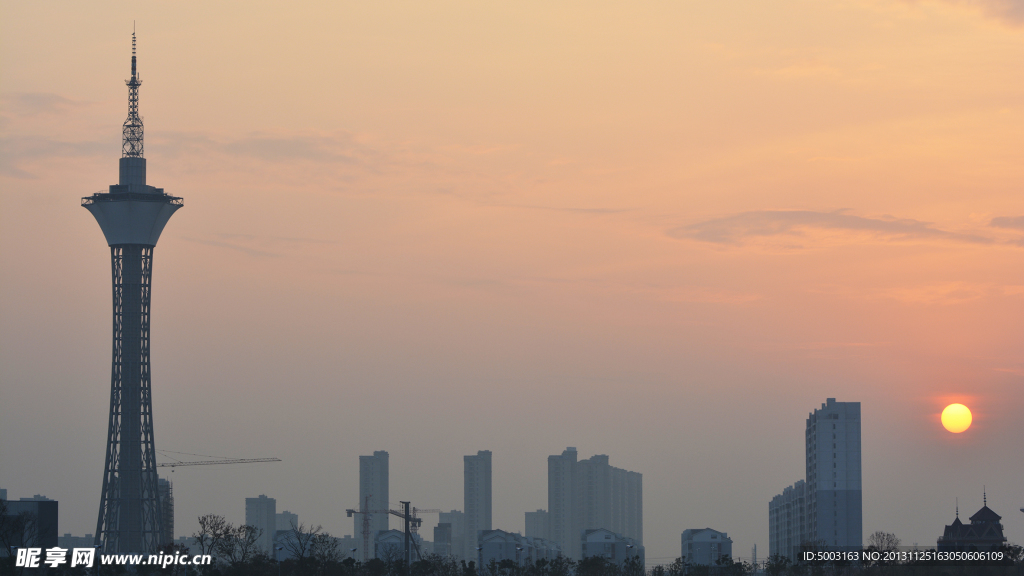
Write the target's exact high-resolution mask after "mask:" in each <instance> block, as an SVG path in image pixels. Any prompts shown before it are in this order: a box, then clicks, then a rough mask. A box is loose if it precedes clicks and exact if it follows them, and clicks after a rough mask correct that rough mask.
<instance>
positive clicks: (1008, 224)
mask: <svg viewBox="0 0 1024 576" xmlns="http://www.w3.org/2000/svg"><path fill="white" fill-rule="evenodd" d="M989 226H995V227H996V228H1014V229H1017V230H1024V216H999V217H997V218H993V219H992V221H991V222H989Z"/></svg>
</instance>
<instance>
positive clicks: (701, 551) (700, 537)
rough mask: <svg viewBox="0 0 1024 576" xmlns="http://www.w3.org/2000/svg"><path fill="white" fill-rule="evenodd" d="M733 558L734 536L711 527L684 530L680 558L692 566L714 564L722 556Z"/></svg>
mask: <svg viewBox="0 0 1024 576" xmlns="http://www.w3.org/2000/svg"><path fill="white" fill-rule="evenodd" d="M723 556H725V557H728V558H732V538H729V535H728V534H726V533H725V532H719V531H718V530H712V529H711V528H697V529H691V530H684V531H683V535H682V551H681V554H680V558H682V559H683V561H684V562H687V563H689V564H690V565H691V566H714V565H715V564H717V563H718V562H719V561H720V560H721V559H722V557H723Z"/></svg>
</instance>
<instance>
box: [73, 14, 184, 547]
mask: <svg viewBox="0 0 1024 576" xmlns="http://www.w3.org/2000/svg"><path fill="white" fill-rule="evenodd" d="M126 84H127V85H128V119H127V120H125V121H124V131H123V140H122V145H121V161H120V164H121V165H120V171H119V172H120V174H119V179H118V183H117V184H113V185H111V186H110V191H109V192H98V193H96V194H93V195H92V196H87V197H85V198H82V206H83V207H85V208H86V209H87V210H89V212H91V213H92V215H93V216H94V217H95V218H96V222H98V223H99V225H100V228H101V229H102V230H103V235H104V236H105V237H106V240H107V244H108V245H109V246H110V264H111V272H112V277H113V288H114V290H113V295H114V299H113V305H114V306H113V308H114V319H113V327H114V330H113V332H114V334H113V336H114V337H113V359H112V361H111V370H110V419H109V423H108V430H107V452H106V459H105V461H104V464H103V492H102V494H101V496H100V510H99V518H98V520H97V521H96V544H98V545H101V546H102V547H103V548H102V551H103V552H106V553H108V554H125V553H143V552H153V551H155V550H156V548H157V546H159V545H161V544H164V543H167V542H169V541H170V540H171V538H173V536H172V535H171V534H162V533H161V527H162V526H163V522H162V521H161V520H162V519H161V506H160V502H159V499H160V496H159V488H158V486H157V472H156V454H155V448H154V443H153V401H152V396H151V381H150V369H149V325H150V324H149V322H150V317H149V303H150V290H151V287H152V282H151V280H152V272H153V248H154V247H155V246H156V242H157V240H158V239H159V238H160V233H161V232H162V231H163V229H164V226H165V225H166V224H167V221H168V220H169V219H170V217H171V215H172V214H174V212H175V211H176V210H178V209H179V208H181V207H182V206H183V203H182V200H181V198H177V197H175V196H170V195H168V194H165V193H164V191H163V189H162V188H155V187H153V186H149V185H147V184H146V159H145V158H144V157H143V147H142V139H143V130H142V118H141V117H140V116H139V86H141V85H142V80H141V78H140V77H139V74H138V72H137V70H136V59H135V33H134V32H133V33H132V76H131V78H130V79H129V80H127V81H126Z"/></svg>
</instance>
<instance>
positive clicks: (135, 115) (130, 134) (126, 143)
mask: <svg viewBox="0 0 1024 576" xmlns="http://www.w3.org/2000/svg"><path fill="white" fill-rule="evenodd" d="M125 84H127V85H128V119H127V120H125V121H124V129H123V130H122V132H121V157H122V158H142V157H143V146H142V136H143V128H142V118H141V117H140V116H139V86H142V79H141V78H139V74H138V70H137V68H136V58H135V24H134V23H132V77H131V78H130V79H128V80H125Z"/></svg>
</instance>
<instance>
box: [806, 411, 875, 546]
mask: <svg viewBox="0 0 1024 576" xmlns="http://www.w3.org/2000/svg"><path fill="white" fill-rule="evenodd" d="M806 441H807V525H808V526H807V527H808V531H809V532H810V533H811V534H812V535H813V540H815V541H816V542H818V543H821V544H825V545H826V546H850V547H857V548H859V547H860V546H861V545H862V544H863V534H862V530H863V527H862V520H861V470H860V402H836V399H835V398H829V399H828V400H826V402H825V404H822V405H821V409H819V410H815V411H814V412H813V413H811V414H810V415H809V416H808V417H807V431H806Z"/></svg>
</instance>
